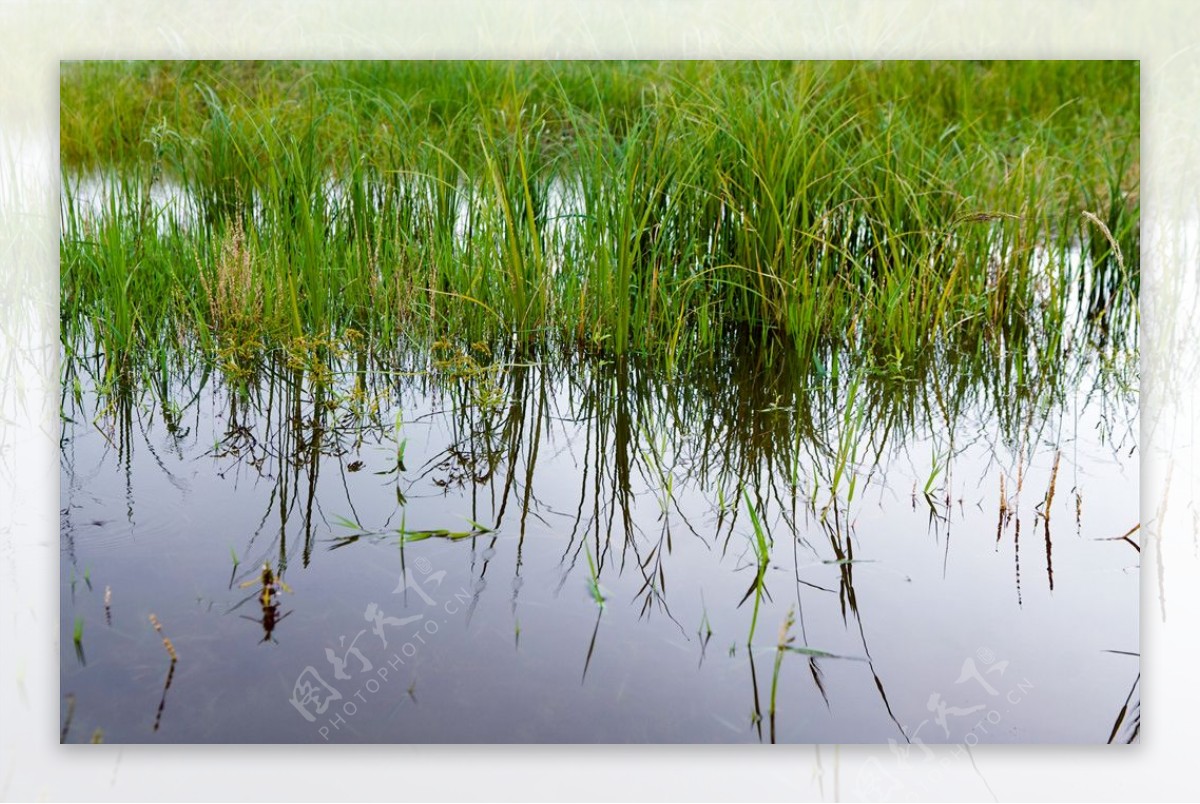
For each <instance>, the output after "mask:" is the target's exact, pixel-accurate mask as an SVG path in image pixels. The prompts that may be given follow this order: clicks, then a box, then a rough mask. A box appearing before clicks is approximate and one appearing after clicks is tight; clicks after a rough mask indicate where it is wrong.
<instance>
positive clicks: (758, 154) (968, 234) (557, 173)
mask: <svg viewBox="0 0 1200 804" xmlns="http://www.w3.org/2000/svg"><path fill="white" fill-rule="evenodd" d="M61 91H62V104H61V114H60V123H61V127H62V138H61V139H62V164H63V169H64V194H63V207H62V239H61V241H60V252H61V259H62V316H63V321H64V325H63V339H64V342H65V343H66V344H67V347H68V351H69V352H70V351H76V350H77V349H78V348H79V345H80V344H81V343H83V342H85V341H87V342H92V341H95V342H96V343H97V344H98V346H99V349H100V351H101V353H102V354H103V355H104V356H105V358H106V359H107V360H108V361H109V363H110V364H111V366H112V368H111V369H110V370H109V371H110V374H113V375H115V374H118V373H121V372H123V371H125V372H127V371H130V370H138V369H142V368H144V367H145V366H147V365H154V364H159V365H162V364H164V363H166V362H168V361H169V360H178V359H189V360H196V359H199V360H201V361H203V360H212V359H215V360H217V361H220V360H221V359H222V357H223V356H224V357H225V358H227V357H228V355H230V354H233V355H234V356H235V357H237V358H239V359H240V360H241V362H243V363H244V362H246V360H245V359H244V358H247V357H250V356H253V355H256V354H258V353H260V352H262V351H265V350H271V349H288V348H289V344H292V343H294V342H295V341H297V340H299V339H308V340H309V341H313V340H321V339H327V340H333V341H338V340H340V339H342V338H343V337H344V336H345V334H346V333H348V332H351V331H352V332H355V333H359V334H361V336H362V341H363V344H364V345H365V346H364V348H366V349H368V350H370V351H372V352H373V353H376V354H391V353H394V352H395V351H396V350H397V349H400V348H404V347H408V346H411V345H413V344H429V343H432V342H434V341H435V340H447V341H450V342H453V343H457V344H472V343H477V342H481V341H482V342H486V343H490V344H500V343H516V344H518V346H519V347H520V348H522V349H530V348H533V347H535V346H537V345H539V344H546V343H555V344H568V345H572V346H574V347H576V348H579V349H584V350H587V351H595V352H603V353H607V354H616V355H625V354H629V353H644V354H650V355H654V356H655V357H656V358H657V359H662V360H664V361H665V362H666V363H667V365H668V366H676V365H679V364H681V363H685V362H687V361H689V360H691V359H692V358H693V357H695V356H697V355H702V354H705V353H710V352H712V351H714V350H717V349H719V348H721V347H722V345H723V344H726V343H728V342H729V341H730V340H731V339H734V338H738V339H748V340H749V341H750V342H751V343H752V344H753V345H754V346H755V347H756V348H759V349H761V348H764V347H765V346H766V345H768V344H769V345H772V348H775V347H779V348H783V349H785V350H788V351H790V352H792V353H793V354H795V355H797V356H799V357H800V358H801V359H802V360H803V361H806V362H808V363H810V364H811V365H812V366H813V368H814V370H815V371H816V372H817V373H818V374H821V373H822V372H824V373H833V372H835V371H836V370H837V369H838V367H839V365H840V364H853V365H855V366H856V367H857V368H859V369H861V370H862V371H864V372H867V373H874V374H880V375H887V376H892V377H900V378H903V377H912V376H915V375H917V374H919V372H920V371H921V366H922V364H924V363H926V362H927V361H928V358H929V355H931V354H933V353H938V354H942V355H946V354H949V355H961V356H964V357H966V358H970V359H972V360H979V361H983V362H988V363H990V364H992V365H993V366H994V367H995V368H996V370H997V371H1000V372H1005V373H1008V374H1010V375H1011V380H1012V382H1013V383H1014V384H1017V385H1020V384H1022V383H1027V382H1032V378H1033V377H1036V376H1037V375H1038V374H1040V373H1045V372H1046V371H1047V370H1048V367H1052V366H1054V365H1056V364H1057V363H1058V362H1059V361H1060V360H1061V358H1062V355H1063V354H1065V353H1066V352H1067V351H1069V350H1071V349H1072V348H1074V347H1075V346H1081V347H1083V346H1086V347H1087V348H1091V349H1100V350H1103V351H1105V352H1106V353H1108V354H1110V355H1111V354H1117V353H1120V352H1122V351H1123V350H1125V348H1126V347H1127V346H1129V345H1131V344H1135V343H1136V340H1135V339H1136V322H1137V295H1138V275H1139V269H1140V267H1139V265H1138V260H1137V254H1138V252H1139V248H1138V245H1139V239H1140V223H1139V211H1140V207H1139V204H1140V201H1139V191H1138V181H1139V175H1140V171H1139V163H1138V156H1137V155H1138V139H1139V126H1138V107H1139V96H1138V69H1137V64H1136V63H1099V62H1053V63H1048V62H1020V63H1017V62H994V63H976V62H955V63H928V62H911V63H909V62H894V63H884V64H873V63H832V64H823V63H809V62H796V63H758V62H755V63H653V62H644V63H642V62H639V63H531V64H526V63H512V64H507V63H506V64H495V63H440V64H424V63H403V64H395V63H370V64H358V63H337V64H311V63H303V64H302V63H249V64H222V63H204V64H198V63H174V62H172V63H160V62H144V63H122V64H117V63H78V64H67V65H64V69H63V72H62V86H61ZM138 110H140V111H138ZM135 112H136V113H135ZM164 196H165V197H169V198H173V199H175V203H172V204H168V203H165V202H164V201H163V197H164ZM1084 212H1087V213H1088V214H1087V215H1084V214H1083V213H1084ZM181 355H182V356H184V357H182V358H181V357H180V356H181Z"/></svg>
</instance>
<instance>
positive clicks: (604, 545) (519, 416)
mask: <svg viewBox="0 0 1200 804" xmlns="http://www.w3.org/2000/svg"><path fill="white" fill-rule="evenodd" d="M493 348H495V349H496V352H497V353H496V354H495V355H493V354H492V349H489V348H488V347H487V346H485V345H483V344H476V345H473V346H471V345H454V346H452V345H449V344H436V345H435V346H434V348H433V350H432V351H430V352H426V353H424V354H421V355H415V356H410V357H409V358H408V359H405V360H393V361H390V362H389V361H380V360H374V359H367V358H366V357H363V356H356V355H354V354H353V353H350V354H346V355H343V356H341V357H340V358H338V359H335V360H333V361H332V363H331V364H327V365H325V366H320V365H315V364H314V365H307V364H306V363H305V361H304V360H303V359H299V358H293V359H292V360H290V361H289V360H285V359H282V358H281V359H279V360H276V361H268V362H265V363H264V364H262V365H261V366H259V367H257V368H256V369H255V371H254V373H253V374H252V375H251V376H243V377H237V378H233V377H225V376H222V375H220V374H219V373H214V374H207V373H204V372H199V371H198V372H196V373H194V374H189V373H186V372H182V373H178V374H172V375H169V376H165V377H163V378H162V380H161V382H160V383H157V384H156V387H155V388H154V389H153V391H147V392H145V393H141V394H138V393H133V392H129V393H122V392H121V390H120V389H114V388H112V387H98V383H97V382H96V380H95V379H94V377H95V376H97V375H96V373H95V372H94V367H92V366H90V365H89V363H88V362H87V361H86V360H67V361H66V363H65V364H64V403H63V410H64V423H63V434H62V443H61V465H62V470H61V492H60V497H61V536H62V541H61V551H62V560H61V599H60V603H61V614H60V628H61V634H62V637H61V643H62V648H61V692H62V695H63V705H62V711H63V719H64V731H63V739H64V741H66V742H78V741H86V740H87V739H89V738H90V736H91V735H92V734H93V733H94V732H95V731H96V730H97V729H99V730H101V731H102V734H103V739H104V740H105V741H106V742H129V743H146V742H168V743H174V742H215V743H225V742H239V743H241V742H246V743H251V742H267V743H286V742H316V743H324V742H406V743H427V742H428V743H440V742H468V743H487V742H685V743H692V742H800V743H807V742H826V743H855V742H873V743H880V742H889V741H895V742H896V743H898V744H901V745H903V744H906V743H913V744H919V743H966V744H968V745H973V744H975V743H980V742H981V743H993V742H1019V743H1028V742H1058V743H1064V742H1066V743H1103V742H1105V741H1108V740H1110V739H1112V740H1115V741H1123V740H1125V739H1129V738H1130V737H1131V736H1132V735H1133V734H1134V732H1133V731H1132V729H1133V728H1135V727H1136V722H1137V721H1136V717H1137V715H1136V705H1137V703H1138V701H1139V695H1138V693H1137V679H1138V677H1139V675H1138V673H1139V659H1138V656H1137V652H1138V649H1139V639H1138V564H1139V550H1138V548H1137V533H1136V531H1134V529H1135V527H1136V525H1137V522H1138V451H1137V448H1136V428H1137V414H1136V407H1135V401H1136V400H1135V398H1134V394H1132V393H1131V392H1120V390H1119V389H1114V388H1112V387H1110V384H1107V383H1099V382H1098V381H1095V380H1094V379H1093V380H1091V381H1080V382H1079V383H1074V384H1071V388H1072V390H1071V392H1070V393H1069V394H1066V395H1060V396H1059V397H1058V398H1057V399H1056V400H1055V402H1054V403H1053V404H1050V405H1046V404H1041V403H1034V402H1029V403H1021V402H1018V401H1014V400H1011V399H1009V400H1005V399H1002V398H1001V397H1000V395H999V394H998V393H996V392H994V391H993V392H990V393H989V392H987V391H985V390H980V389H979V388H978V387H976V386H973V385H971V384H957V385H953V384H950V383H947V385H946V387H939V386H938V385H937V384H936V383H931V384H925V385H920V386H918V385H914V384H912V383H904V382H899V381H897V382H892V381H886V380H884V379H882V378H876V379H867V380H861V381H856V380H853V379H852V377H851V375H850V374H849V373H848V372H845V371H843V372H842V374H841V376H840V377H823V378H814V377H812V376H810V374H811V368H812V367H811V366H804V367H797V366H792V365H789V364H788V362H787V361H785V360H781V359H776V360H773V361H769V360H766V359H765V358H763V357H759V358H753V359H752V358H749V357H747V356H746V355H745V354H742V353H739V352H738V351H737V350H731V353H730V354H729V355H728V356H726V357H723V358H714V359H713V360H711V361H709V362H708V363H706V364H705V365H703V366H700V367H697V368H695V369H692V370H687V371H683V370H680V371H677V372H675V373H674V374H672V375H670V376H668V375H665V374H662V373H660V372H658V371H656V370H655V369H653V368H652V367H651V366H649V365H644V364H642V363H641V362H640V361H638V360H636V359H633V358H630V359H624V360H615V359H601V358H596V357H583V356H579V355H575V354H557V353H556V354H545V355H533V356H530V355H525V356H520V357H518V356H514V355H509V354H504V355H501V354H500V352H501V351H503V350H502V349H501V348H499V347H495V346H493ZM328 365H332V369H330V368H328ZM1047 514H1048V516H1047ZM1131 531H1134V532H1132V533H1131ZM1123 536H1124V537H1125V538H1122V537H1123ZM152 615H153V621H152V619H151V616H152ZM77 634H78V636H79V639H78V641H77V640H76V639H75V635H77Z"/></svg>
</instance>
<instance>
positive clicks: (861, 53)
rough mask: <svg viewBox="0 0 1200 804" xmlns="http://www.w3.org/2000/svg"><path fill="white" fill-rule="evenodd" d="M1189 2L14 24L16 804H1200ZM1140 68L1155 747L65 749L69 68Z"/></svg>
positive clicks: (3, 775) (1, 140) (6, 773)
mask: <svg viewBox="0 0 1200 804" xmlns="http://www.w3.org/2000/svg"><path fill="white" fill-rule="evenodd" d="M1197 8H1198V7H1197V6H1196V5H1195V4H1188V3H1185V2H1177V3H1167V2H1143V3H1129V2H1087V0H1073V1H1064V2H1058V3H1053V4H1051V3H1045V2H1016V1H1015V0H1006V1H1005V2H972V3H967V2H959V3H950V2H906V3H905V2H747V1H745V0H743V1H742V2H734V1H733V0H726V1H725V2H711V3H710V2H685V1H684V0H677V1H676V2H650V1H648V0H641V2H625V1H624V0H608V2H594V3H581V2H565V1H564V0H559V1H558V2H542V3H533V2H522V3H503V2H485V1H484V0H478V2H442V3H395V2H393V3H382V2H341V3H332V2H288V3H285V2H260V3H255V4H253V5H251V4H249V3H231V2H216V3H183V2H163V1H162V0H158V1H157V2H132V1H129V0H126V1H123V2H116V1H112V0H110V1H109V2H102V1H99V0H97V1H94V2H76V3H69V4H68V3H54V2H43V3H37V2H14V0H0V378H2V380H0V435H2V438H0V651H2V653H0V798H6V799H18V800H24V799H51V800H56V799H64V798H65V799H80V798H86V799H91V798H100V799H121V800H142V799H158V800H163V799H176V798H178V799H183V798H186V799H221V798H228V797H232V798H236V799H239V800H309V799H317V800H325V799H341V798H352V799H460V800H461V799H471V798H484V799H496V800H510V799H512V800H522V801H535V800H543V799H553V800H571V799H588V800H592V799H615V800H621V799H627V798H634V799H676V798H686V799H701V800H707V799H730V798H735V799H741V798H745V799H755V800H776V799H785V798H786V799H792V800H795V799H815V800H825V799H828V800H834V799H841V800H858V799H879V798H891V799H894V800H909V799H918V800H924V799H930V798H935V799H942V798H945V799H951V800H964V799H966V800H976V799H979V800H985V801H988V800H992V799H993V797H995V798H998V799H999V800H1023V799H1042V800H1145V799H1191V800H1195V799H1197V798H1200V781H1197V776H1196V773H1195V771H1196V767H1195V759H1194V757H1195V756H1196V750H1195V749H1196V747H1197V746H1196V743H1197V737H1196V735H1197V716H1198V715H1200V706H1198V698H1200V693H1198V689H1200V664H1198V663H1197V657H1198V656H1200V650H1198V648H1197V644H1198V642H1200V628H1198V627H1197V626H1198V625H1200V623H1198V619H1200V594H1198V593H1197V589H1200V572H1198V570H1200V502H1198V501H1197V490H1198V487H1200V473H1198V472H1197V464H1196V457H1197V450H1196V445H1195V437H1196V411H1197V404H1196V403H1197V400H1198V398H1200V390H1198V388H1197V379H1198V377H1200V372H1198V371H1197V346H1196V342H1197V340H1198V339H1200V327H1198V326H1197V323H1196V322H1197V320H1198V319H1200V315H1198V313H1200V305H1198V304H1197V273H1198V268H1200V214H1198V208H1200V205H1198V200H1200V191H1198V189H1197V188H1200V175H1198V174H1200V167H1198V165H1200V160H1198V159H1197V156H1200V148H1198V147H1197V145H1198V142H1200V138H1198V137H1197V134H1198V132H1200V51H1198V50H1197V48H1196V45H1197V43H1198V40H1200V11H1198V10H1197ZM244 57H255V58H264V57H265V58H363V57H368V58H374V57H390V58H413V57H420V58H476V57H489V58H511V57H522V58H548V57H552V58H566V57H571V58H576V57H586V58H594V57H604V58H609V57H655V58H658V57H665V58H733V57H738V58H743V57H746V58H759V57H779V58H965V57H970V58H978V57H984V58H1047V57H1050V58H1100V57H1104V58H1110V57H1115V58H1132V59H1140V60H1141V62H1142V93H1143V94H1142V99H1143V106H1142V109H1143V117H1142V200H1143V206H1142V211H1143V216H1144V217H1143V234H1144V238H1143V262H1142V264H1143V272H1144V284H1143V339H1142V344H1143V370H1142V383H1143V385H1142V390H1143V420H1142V441H1141V447H1142V451H1141V455H1142V484H1141V501H1142V523H1143V524H1142V529H1141V532H1140V533H1139V534H1138V538H1139V540H1140V541H1141V544H1142V554H1141V555H1142V564H1143V574H1142V610H1141V617H1142V636H1143V638H1142V653H1143V665H1142V666H1143V678H1142V701H1143V714H1144V717H1143V732H1142V744H1141V745H1138V746H1132V747H1124V746H1122V747H1108V746H1093V747H1078V748H1076V747H1060V746H1053V747H1036V746H1034V747H1025V748H1013V747H999V746H997V747H977V748H975V749H974V751H973V762H972V757H968V756H967V755H966V754H965V752H963V751H962V750H961V749H959V750H957V751H956V750H955V749H954V748H952V747H951V748H942V749H939V750H938V754H937V758H936V759H934V760H927V759H926V758H925V757H924V755H921V754H915V755H912V756H910V757H909V758H908V760H907V761H905V760H903V759H901V758H900V757H898V756H896V755H895V754H893V753H892V752H891V751H890V750H889V749H888V748H887V747H886V746H883V747H874V746H842V747H840V748H837V747H833V746H821V747H816V746H791V747H782V748H764V747H749V748H747V747H738V748H733V747H691V746H635V747H630V748H622V747H615V746H614V747H606V746H600V747H574V746H546V747H538V746H532V747H524V746H495V747H493V746H479V747H469V746H468V747H438V746H374V747H352V746H281V747H270V746H265V747H261V746H177V747H139V746H86V745H76V746H60V745H59V744H58V736H59V735H58V730H59V724H60V720H59V712H58V708H59V701H60V698H59V690H58V656H59V634H58V633H57V622H58V618H57V606H58V571H57V566H58V560H59V546H58V518H57V514H56V512H57V506H58V473H59V472H58V465H57V461H58V452H57V439H58V396H57V394H58V375H57V365H56V362H55V361H56V355H57V309H58V308H57V305H58V283H57V280H58V273H57V270H58V268H57V253H58V252H57V220H58V218H57V215H58V206H57V203H58V202H57V188H58V168H57V126H58V122H57V120H58V118H57V115H58V62H59V60H60V59H76V58H244Z"/></svg>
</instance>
